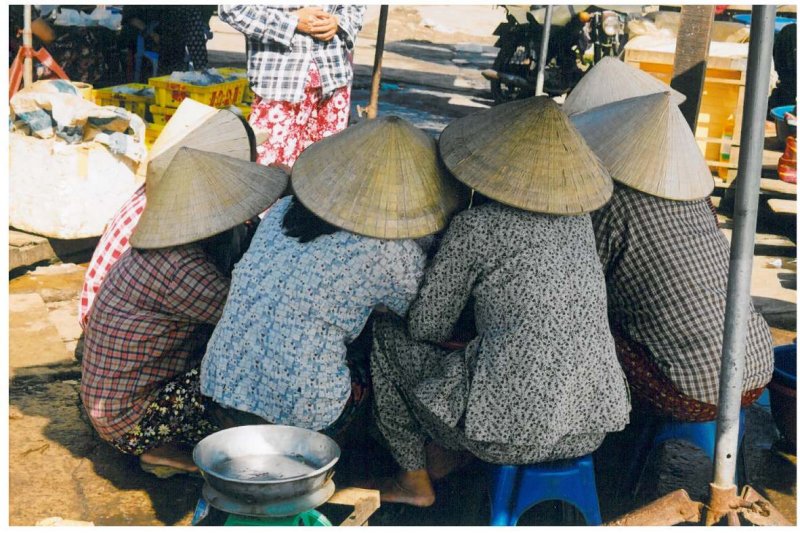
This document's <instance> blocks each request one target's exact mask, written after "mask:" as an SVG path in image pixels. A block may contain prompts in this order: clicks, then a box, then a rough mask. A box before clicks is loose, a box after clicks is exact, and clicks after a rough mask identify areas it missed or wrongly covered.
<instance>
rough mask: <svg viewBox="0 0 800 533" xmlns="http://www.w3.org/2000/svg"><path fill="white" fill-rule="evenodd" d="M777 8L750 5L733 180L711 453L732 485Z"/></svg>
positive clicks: (719, 478) (717, 479)
mask: <svg viewBox="0 0 800 533" xmlns="http://www.w3.org/2000/svg"><path fill="white" fill-rule="evenodd" d="M776 10H777V8H776V6H774V5H773V6H753V23H752V25H751V26H750V46H749V49H748V55H747V83H746V85H745V93H744V119H743V122H742V148H741V151H740V156H739V157H740V159H739V176H738V177H737V180H736V206H735V210H734V216H733V238H732V242H731V260H730V267H729V269H728V294H727V298H726V305H725V333H724V336H723V341H722V368H721V372H720V376H719V382H720V387H719V402H718V406H719V412H718V414H717V440H716V447H715V450H714V482H713V484H714V485H716V486H718V487H721V488H728V487H735V486H736V485H735V483H734V474H735V472H736V453H737V444H738V437H739V410H740V409H741V397H742V380H743V376H744V351H745V339H746V335H747V323H748V320H749V318H750V283H751V276H752V273H753V248H754V243H755V234H756V218H757V216H758V194H759V188H760V178H761V164H762V158H763V150H764V120H765V117H766V116H767V98H768V96H769V71H770V64H771V61H772V40H773V32H774V28H775V12H776Z"/></svg>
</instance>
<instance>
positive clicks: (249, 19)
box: [219, 5, 366, 102]
mask: <svg viewBox="0 0 800 533" xmlns="http://www.w3.org/2000/svg"><path fill="white" fill-rule="evenodd" d="M300 7H302V6H285V7H269V6H265V5H220V6H219V18H220V19H221V20H222V21H223V22H226V23H227V24H229V25H231V26H232V27H233V28H234V29H236V30H238V31H240V32H241V33H243V34H244V35H245V37H246V38H247V75H248V78H249V80H250V86H251V87H252V89H253V91H254V92H255V93H256V94H257V95H259V96H260V97H261V98H263V99H264V100H267V101H273V100H283V101H289V102H300V101H302V100H303V88H304V86H305V83H306V78H307V76H308V69H309V67H310V65H311V62H312V61H313V62H314V63H316V65H317V67H318V68H319V73H320V77H321V80H322V95H323V97H328V96H330V95H331V94H332V93H333V91H335V90H336V89H338V88H339V87H344V86H346V85H348V84H349V83H350V82H351V81H352V79H353V67H352V62H351V56H352V52H353V48H354V46H355V40H356V35H357V34H358V31H359V30H360V29H361V21H362V19H363V17H364V11H365V9H366V7H365V6H350V5H329V6H325V7H324V9H325V10H326V11H327V12H328V13H331V14H334V15H337V16H338V17H339V31H338V33H337V34H336V35H335V36H334V37H333V39H332V40H330V41H328V42H322V41H318V40H316V39H314V38H312V37H310V36H308V35H304V34H301V33H297V32H295V30H296V28H297V23H298V18H297V16H296V15H294V14H292V11H295V10H297V9H299V8H300Z"/></svg>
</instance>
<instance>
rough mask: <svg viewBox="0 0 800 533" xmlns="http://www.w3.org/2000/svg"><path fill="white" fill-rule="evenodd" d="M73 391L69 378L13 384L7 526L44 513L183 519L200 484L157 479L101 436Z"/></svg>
mask: <svg viewBox="0 0 800 533" xmlns="http://www.w3.org/2000/svg"><path fill="white" fill-rule="evenodd" d="M78 390H79V385H78V381H77V380H75V379H66V380H61V381H41V380H38V379H30V378H15V379H13V380H12V381H11V384H10V389H9V403H10V406H11V408H12V410H13V412H12V416H11V420H10V421H9V433H10V435H9V437H10V439H9V440H10V444H9V467H10V468H9V487H10V495H9V511H10V516H11V523H12V524H19V525H33V524H34V523H35V522H36V521H37V520H40V519H42V518H45V517H47V516H62V517H64V518H69V519H73V520H86V521H92V522H94V523H95V524H96V525H175V524H179V523H185V520H186V516H187V514H190V513H191V511H192V510H193V509H194V505H195V504H196V502H197V498H198V496H199V494H200V487H201V485H202V482H201V481H200V480H199V479H193V478H188V477H185V476H176V477H173V478H170V479H166V480H159V479H157V478H155V477H153V476H152V475H150V474H146V473H145V472H143V471H142V470H141V469H140V468H139V466H138V460H137V459H136V458H134V457H132V456H126V455H123V454H120V453H118V452H117V451H115V450H114V449H113V448H111V447H110V446H109V445H108V444H106V443H105V442H103V441H102V440H100V438H99V437H98V436H97V434H96V433H95V432H94V430H93V429H92V427H91V425H90V424H89V422H88V420H87V418H86V416H85V414H84V413H83V411H82V407H81V405H80V398H79V396H78ZM42 426H44V427H42ZM40 436H43V437H45V439H46V440H45V441H42V440H41V439H40V438H38V437H40ZM30 439H33V440H30ZM51 443H52V444H55V445H57V446H53V445H52V444H51ZM61 448H63V449H65V450H67V451H68V452H69V454H71V457H66V456H65V454H64V453H63V451H61V450H60V449H61ZM97 478H101V479H97ZM142 493H144V494H146V496H147V497H148V498H149V500H150V501H149V502H146V501H143V498H142ZM76 513H77V514H80V516H76Z"/></svg>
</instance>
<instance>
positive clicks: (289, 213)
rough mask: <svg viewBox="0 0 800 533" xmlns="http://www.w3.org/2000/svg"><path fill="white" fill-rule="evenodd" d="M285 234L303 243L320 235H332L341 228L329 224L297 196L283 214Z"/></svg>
mask: <svg viewBox="0 0 800 533" xmlns="http://www.w3.org/2000/svg"><path fill="white" fill-rule="evenodd" d="M282 226H283V234H284V235H286V236H288V237H293V238H295V239H297V240H299V241H300V242H302V243H306V242H311V241H313V240H314V239H316V238H317V237H319V236H320V235H330V234H331V233H335V232H337V231H339V228H337V227H336V226H334V225H333V224H329V223H327V222H325V221H324V220H322V219H321V218H319V217H318V216H317V215H315V214H314V213H312V212H311V211H309V210H308V208H307V207H306V206H304V205H303V204H301V203H300V201H299V200H298V199H297V197H296V196H293V197H292V203H291V204H290V205H289V209H287V210H286V213H285V214H284V215H283V223H282Z"/></svg>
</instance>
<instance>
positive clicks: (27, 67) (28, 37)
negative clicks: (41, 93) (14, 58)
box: [22, 5, 33, 87]
mask: <svg viewBox="0 0 800 533" xmlns="http://www.w3.org/2000/svg"><path fill="white" fill-rule="evenodd" d="M23 13H24V15H23V17H24V19H23V21H24V27H23V28H22V47H23V48H24V49H25V50H26V51H31V50H33V35H32V33H31V6H30V5H26V6H25V7H24V9H23ZM22 79H23V81H24V83H25V87H30V86H31V85H32V84H33V58H32V57H30V56H25V59H24V61H23V69H22Z"/></svg>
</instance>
